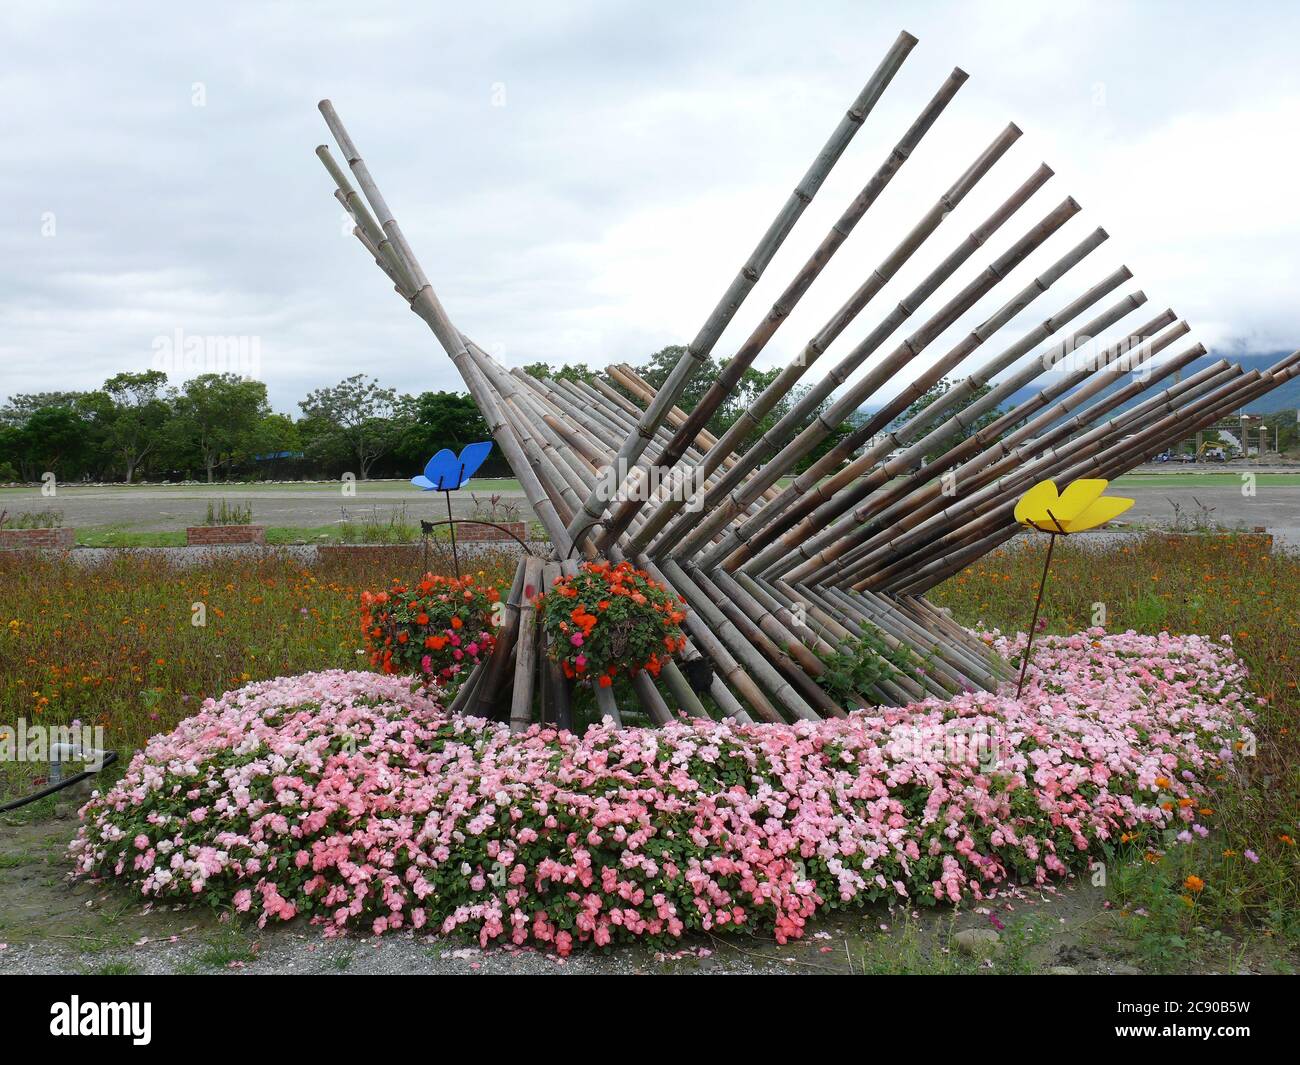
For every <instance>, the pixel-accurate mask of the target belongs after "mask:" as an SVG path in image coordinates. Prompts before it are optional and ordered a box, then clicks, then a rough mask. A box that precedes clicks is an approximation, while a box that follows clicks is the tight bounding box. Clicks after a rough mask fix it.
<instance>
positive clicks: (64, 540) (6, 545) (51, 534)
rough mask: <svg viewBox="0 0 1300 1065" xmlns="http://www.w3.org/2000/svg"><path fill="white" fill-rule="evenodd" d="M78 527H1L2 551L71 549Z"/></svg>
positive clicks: (0, 548) (0, 546)
mask: <svg viewBox="0 0 1300 1065" xmlns="http://www.w3.org/2000/svg"><path fill="white" fill-rule="evenodd" d="M76 545H77V530H76V529H0V551H70V550H71V549H72V548H73V547H75V546H76Z"/></svg>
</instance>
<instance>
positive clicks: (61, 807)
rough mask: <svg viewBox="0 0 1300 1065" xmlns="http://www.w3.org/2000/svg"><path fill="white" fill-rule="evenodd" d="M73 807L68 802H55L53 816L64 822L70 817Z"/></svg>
mask: <svg viewBox="0 0 1300 1065" xmlns="http://www.w3.org/2000/svg"><path fill="white" fill-rule="evenodd" d="M72 810H73V806H72V803H70V802H56V803H55V804H54V816H55V817H57V818H58V819H59V820H60V821H66V820H67V819H68V818H69V817H71V816H72Z"/></svg>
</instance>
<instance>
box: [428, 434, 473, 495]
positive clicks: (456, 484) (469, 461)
mask: <svg viewBox="0 0 1300 1065" xmlns="http://www.w3.org/2000/svg"><path fill="white" fill-rule="evenodd" d="M491 450H492V441H491V440H480V441H479V442H478V443H475V444H466V445H465V449H464V450H463V451H462V452H461V453H460V455H459V456H457V455H456V453H455V452H454V451H449V450H448V449H447V448H443V449H442V450H441V451H439V452H438V453H437V454H436V455H434V456H433V458H431V459H430V460H429V462H428V465H426V466H425V467H424V473H423V474H421V475H419V476H416V477H412V478H411V483H412V484H413V485H415V486H416V487H417V488H423V489H424V490H425V491H426V492H451V491H455V490H456V489H457V488H460V487H461V486H463V485H464V484H465V482H466V481H468V480H469V479H470V478H471V477H473V476H474V473H475V471H476V470H478V468H479V467H480V466H482V465H483V461H484V460H485V459H486V458H487V457H488V452H490V451H491Z"/></svg>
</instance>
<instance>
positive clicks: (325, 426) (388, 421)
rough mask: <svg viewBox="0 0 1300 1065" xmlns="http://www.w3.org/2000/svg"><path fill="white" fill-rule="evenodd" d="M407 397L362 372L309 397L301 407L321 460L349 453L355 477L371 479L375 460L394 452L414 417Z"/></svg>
mask: <svg viewBox="0 0 1300 1065" xmlns="http://www.w3.org/2000/svg"><path fill="white" fill-rule="evenodd" d="M409 405H410V399H409V397H399V396H398V395H397V392H396V390H394V389H391V388H381V387H380V385H379V382H378V381H376V380H375V379H373V378H368V377H366V376H365V375H364V374H354V375H353V376H352V377H348V378H345V379H344V380H342V381H340V382H339V383H338V384H337V385H334V386H333V387H331V388H318V389H316V390H315V391H314V392H309V393H307V398H306V399H304V400H303V401H302V402H301V403H300V404H299V406H300V407H301V408H302V411H303V414H304V415H306V417H307V420H308V421H310V422H311V423H312V426H311V432H310V443H311V446H313V448H314V449H316V450H317V452H318V453H319V454H321V455H322V456H324V455H327V454H329V453H331V452H332V453H335V454H337V453H338V452H339V451H346V453H347V454H348V456H349V457H350V458H354V459H356V463H357V476H358V477H359V478H360V479H361V480H363V481H364V480H367V479H368V478H369V477H370V470H371V468H372V467H373V466H374V464H375V460H376V459H379V458H380V457H382V456H383V455H385V454H387V453H388V452H389V451H391V450H392V449H393V448H394V447H395V446H396V444H397V442H398V440H399V439H401V435H402V431H403V429H404V427H405V426H404V423H405V422H407V421H409V419H410V410H409Z"/></svg>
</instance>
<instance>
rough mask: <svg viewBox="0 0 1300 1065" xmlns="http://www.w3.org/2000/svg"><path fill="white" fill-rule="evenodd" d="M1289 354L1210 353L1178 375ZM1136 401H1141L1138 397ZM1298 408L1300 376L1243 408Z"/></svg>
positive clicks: (1257, 365)
mask: <svg viewBox="0 0 1300 1065" xmlns="http://www.w3.org/2000/svg"><path fill="white" fill-rule="evenodd" d="M1287 354H1290V353H1289V352H1284V351H1275V352H1270V353H1264V354H1256V355H1229V354H1225V353H1222V352H1211V353H1210V354H1209V355H1203V356H1201V358H1199V359H1196V360H1195V361H1194V362H1191V363H1188V365H1186V366H1185V367H1183V369H1182V371H1181V374H1182V377H1183V379H1184V380H1185V379H1186V378H1188V377H1191V376H1192V374H1195V373H1199V372H1200V371H1201V370H1204V369H1205V368H1206V367H1207V366H1212V365H1213V364H1214V363H1216V362H1218V361H1219V360H1220V359H1227V360H1228V361H1229V362H1235V363H1237V364H1238V365H1239V366H1241V368H1242V369H1243V370H1246V371H1250V370H1267V369H1268V368H1269V367H1270V366H1272V365H1273V364H1274V363H1275V362H1277V361H1278V359H1280V358H1282V356H1283V355H1287ZM1172 380H1173V379H1172V378H1166V379H1165V380H1164V381H1162V382H1161V386H1162V387H1164V386H1166V385H1168V384H1171V383H1172ZM1037 392H1038V388H1033V387H1031V388H1022V389H1021V390H1020V391H1019V392H1016V393H1015V394H1014V395H1013V396H1012V397H1011V399H1010V401H1008V402H1007V403H1004V404H1003V410H1008V409H1010V408H1011V407H1012V406H1015V405H1016V404H1017V403H1021V402H1023V401H1024V400H1026V399H1029V398H1030V397H1031V396H1033V395H1035V394H1036V393H1037ZM1136 402H1141V398H1139V399H1138V400H1137V401H1136ZM1298 409H1300V378H1296V377H1293V378H1291V380H1290V381H1288V382H1287V383H1286V384H1284V385H1281V386H1279V387H1278V388H1275V389H1273V391H1271V392H1267V393H1265V394H1264V395H1263V396H1261V397H1260V398H1259V399H1257V400H1256V401H1255V402H1254V403H1251V404H1248V405H1247V407H1246V410H1247V411H1249V412H1250V413H1251V414H1272V413H1273V412H1274V411H1279V410H1298Z"/></svg>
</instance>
